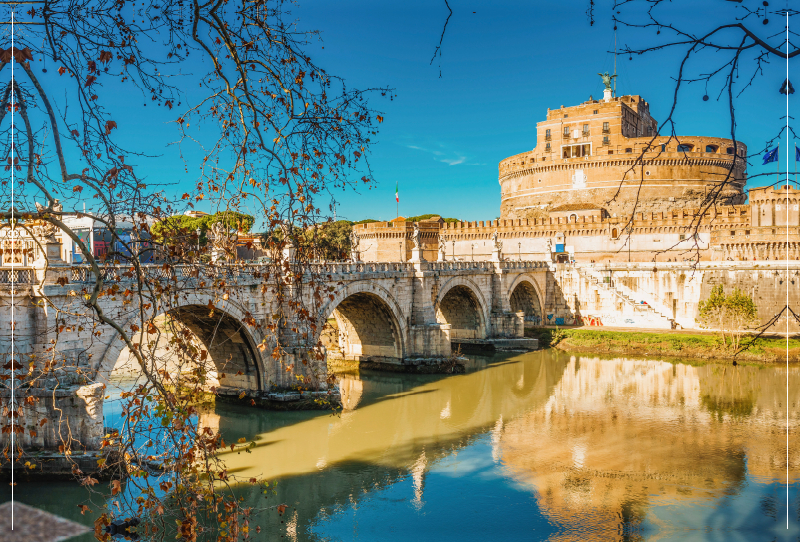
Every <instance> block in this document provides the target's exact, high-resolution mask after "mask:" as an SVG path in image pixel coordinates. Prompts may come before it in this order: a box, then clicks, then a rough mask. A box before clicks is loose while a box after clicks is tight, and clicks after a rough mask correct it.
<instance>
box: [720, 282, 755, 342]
mask: <svg viewBox="0 0 800 542" xmlns="http://www.w3.org/2000/svg"><path fill="white" fill-rule="evenodd" d="M725 308H726V317H727V319H728V322H729V326H730V334H731V346H732V347H733V350H734V352H735V351H738V350H739V344H740V342H741V340H742V335H743V334H744V333H745V331H746V330H747V329H750V328H752V326H753V325H754V324H756V323H757V322H758V309H757V308H756V304H755V302H754V301H753V298H752V297H750V296H749V295H747V294H745V293H744V292H742V291H741V290H739V288H736V289H734V290H733V293H732V294H731V295H729V296H728V297H727V298H726V299H725Z"/></svg>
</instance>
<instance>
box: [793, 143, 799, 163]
mask: <svg viewBox="0 0 800 542" xmlns="http://www.w3.org/2000/svg"><path fill="white" fill-rule="evenodd" d="M794 161H795V162H800V149H798V148H797V145H795V146H794Z"/></svg>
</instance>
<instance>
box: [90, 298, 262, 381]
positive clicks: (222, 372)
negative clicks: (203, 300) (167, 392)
mask: <svg viewBox="0 0 800 542" xmlns="http://www.w3.org/2000/svg"><path fill="white" fill-rule="evenodd" d="M154 325H155V326H156V330H157V331H156V333H154V334H152V335H151V337H152V339H151V340H152V343H151V345H150V348H151V350H152V356H150V357H149V359H152V362H153V365H154V367H153V368H154V369H156V370H164V371H167V373H168V374H171V375H173V377H174V376H177V375H180V374H184V373H189V372H191V371H195V370H197V368H198V367H202V368H203V369H204V370H205V373H206V378H207V381H206V386H207V387H211V386H214V387H217V388H219V387H234V388H245V389H251V390H261V389H263V383H264V378H263V375H264V368H263V364H262V358H261V354H260V352H259V351H258V348H257V344H256V343H255V341H254V339H253V337H252V335H251V333H250V332H249V331H248V330H247V328H246V326H245V325H244V324H243V323H242V322H241V321H240V320H239V319H237V318H234V317H233V316H232V315H231V314H229V313H227V312H225V311H222V310H219V309H213V310H212V309H209V307H208V306H203V305H186V306H182V307H179V308H176V309H174V310H172V311H169V312H167V313H166V314H162V315H161V316H159V317H158V318H156V319H155V321H154ZM120 343H121V341H120ZM119 346H120V347H122V345H121V344H120V345H119ZM112 348H113V345H112ZM204 352H205V353H204ZM107 357H108V358H109V359H108V360H107V362H106V364H105V365H106V366H105V367H101V369H100V371H98V379H99V380H100V381H106V382H107V381H109V380H114V379H118V378H126V377H136V376H139V375H140V374H141V368H140V367H139V365H138V362H137V361H136V359H135V358H134V357H133V356H132V355H131V353H130V350H129V349H128V348H127V347H122V348H121V351H120V352H119V354H118V355H117V357H116V359H115V360H113V359H111V358H113V354H109V355H107ZM110 363H113V365H110ZM109 367H113V369H111V370H110V371H109V370H108V368H109Z"/></svg>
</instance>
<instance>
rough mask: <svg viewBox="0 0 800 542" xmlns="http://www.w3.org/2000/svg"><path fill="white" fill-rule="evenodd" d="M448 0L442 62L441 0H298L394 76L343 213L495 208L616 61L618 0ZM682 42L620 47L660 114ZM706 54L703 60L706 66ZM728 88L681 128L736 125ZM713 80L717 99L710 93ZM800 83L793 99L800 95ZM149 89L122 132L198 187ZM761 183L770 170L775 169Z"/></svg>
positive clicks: (362, 60)
mask: <svg viewBox="0 0 800 542" xmlns="http://www.w3.org/2000/svg"><path fill="white" fill-rule="evenodd" d="M450 3H451V6H452V7H453V10H454V14H453V16H452V18H451V19H450V22H449V24H448V27H447V33H446V35H445V38H444V44H443V49H442V56H441V59H437V60H436V61H434V63H433V65H430V60H431V56H432V54H433V52H434V49H435V46H436V44H437V43H438V41H439V36H440V33H441V30H442V24H443V23H444V20H445V18H446V16H447V9H446V7H445V4H444V1H443V0H441V1H439V0H424V1H423V0H404V1H403V2H388V1H385V0H384V1H378V2H375V1H374V0H370V1H367V0H339V1H337V2H331V1H330V0H300V5H299V6H294V10H295V11H294V16H295V17H296V20H297V25H298V27H299V28H301V29H319V30H321V31H322V41H321V42H318V41H314V42H312V43H311V44H309V46H308V49H307V51H308V53H309V54H310V56H311V57H312V59H314V61H315V62H317V63H318V64H320V65H321V66H322V67H324V68H325V69H327V70H328V72H329V73H331V74H336V75H339V76H341V77H343V78H345V80H346V83H347V84H348V86H351V87H360V88H364V87H378V86H382V85H388V86H390V87H392V88H394V89H395V94H396V97H395V98H394V99H393V100H390V99H389V98H388V97H387V98H381V97H380V96H379V95H376V97H375V99H374V102H373V107H375V108H376V109H378V110H380V111H383V116H384V118H385V120H384V122H383V124H382V125H381V128H382V131H381V133H380V135H379V137H378V143H377V144H376V145H375V146H374V147H373V149H372V151H373V152H372V154H371V156H370V157H369V158H370V162H371V165H372V168H373V173H374V176H375V178H376V179H377V181H378V184H377V186H375V187H373V188H372V189H370V190H362V191H361V192H360V193H355V192H352V191H350V192H337V193H335V194H334V196H335V198H336V200H337V201H338V206H337V215H338V217H341V218H348V219H351V220H358V219H362V218H375V219H383V220H387V219H391V218H394V217H395V216H396V215H395V201H394V190H395V184H396V183H397V184H399V187H400V214H401V215H404V216H411V215H415V214H421V213H428V212H437V213H441V214H443V215H445V216H452V217H457V218H461V219H464V220H489V219H493V218H495V217H497V216H498V215H499V204H500V191H499V185H498V181H497V164H498V162H499V161H500V160H502V159H503V158H505V157H507V156H510V155H513V154H516V153H519V152H523V151H526V150H529V149H531V148H533V146H534V144H535V130H536V123H537V122H538V121H541V120H543V118H544V116H545V113H546V109H547V108H548V107H551V108H556V107H559V106H561V105H565V106H567V105H573V104H577V103H580V102H582V101H585V100H587V99H588V98H589V96H590V95H593V96H594V97H595V98H597V97H600V96H601V95H602V83H601V81H600V78H599V77H598V76H597V73H598V72H601V71H606V70H608V71H613V54H610V53H609V51H610V50H613V46H614V32H613V29H612V27H613V23H612V22H611V12H610V3H609V2H606V1H603V0H601V1H600V2H597V6H596V8H595V15H596V23H595V25H594V26H590V25H589V22H588V18H587V16H586V14H585V10H586V7H587V5H588V0H565V1H562V2H543V1H527V2H522V1H517V2H512V1H507V0H497V1H493V2H491V3H490V2H485V1H484V2H479V1H478V0H451V2H450ZM751 3H752V2H751ZM778 3H781V4H782V3H783V2H778ZM725 4H729V3H725ZM757 4H758V5H760V4H761V2H760V1H759V2H758V3H757ZM668 9H672V10H675V13H676V15H677V16H679V17H680V18H681V20H682V21H685V22H682V23H681V24H686V25H687V26H688V27H689V28H690V29H691V30H692V31H696V32H702V31H703V30H704V29H706V28H709V27H711V26H712V25H716V24H719V23H720V22H721V21H725V22H727V21H729V20H730V17H727V16H726V17H720V10H721V9H724V10H727V13H733V12H734V11H733V9H734V8H733V7H730V6H729V5H724V6H723V7H722V8H720V2H719V1H718V0H695V1H688V0H675V1H674V2H672V3H670V4H669V5H668ZM772 19H773V20H772V22H771V23H770V25H768V26H767V27H763V29H762V27H761V26H760V23H759V22H758V21H755V22H754V23H753V25H754V26H755V27H757V28H758V29H759V30H763V31H764V33H765V35H769V34H773V33H776V32H780V30H781V28H782V24H783V23H782V21H780V17H776V16H772ZM776 19H777V20H776ZM651 36H652V34H651ZM637 39H638V36H637V35H636V34H634V33H633V32H632V31H630V30H627V29H624V28H620V30H619V32H618V40H619V43H620V44H624V43H630V44H631V45H634V44H635V43H637ZM323 47H324V48H323ZM681 54H682V50H680V51H679V50H670V51H665V52H659V53H655V54H653V55H650V56H643V57H636V58H634V59H632V60H628V59H627V58H625V57H623V56H620V57H619V58H618V73H619V74H620V76H619V79H618V87H617V90H618V94H619V95H622V94H639V95H641V96H642V97H644V98H645V99H646V100H648V101H649V102H650V104H651V113H652V114H653V115H654V116H655V118H656V119H657V120H659V121H660V120H662V119H663V118H664V117H665V116H666V114H667V112H668V109H669V105H670V101H671V96H672V92H673V88H674V85H673V81H672V77H674V75H675V74H676V72H677V67H678V64H679V60H680V57H681ZM706 58H714V55H711V56H709V57H706ZM716 58H721V55H716ZM750 65H751V64H750ZM440 66H441V77H440V76H439V74H440ZM696 67H697V65H692V66H691V68H692V69H694V73H697V71H698V70H697V69H695V68H696ZM740 73H741V75H740V79H739V80H737V83H736V84H737V88H741V86H743V83H744V81H745V78H749V76H748V75H746V72H745V69H742V70H741V72H740ZM50 75H51V76H52V74H50ZM784 77H785V65H784V63H783V61H779V60H777V59H774V61H773V63H771V64H768V65H765V66H764V73H763V75H762V76H761V77H759V78H758V79H757V80H756V82H755V84H754V85H753V86H752V87H751V88H750V89H748V90H747V91H746V92H745V94H744V95H743V96H741V97H740V98H739V101H738V110H737V115H738V128H737V130H738V132H737V135H738V137H739V139H741V140H743V141H744V142H745V143H746V144H747V145H748V146H749V147H750V151H751V153H752V152H754V151H756V150H758V149H761V148H763V145H764V142H765V140H767V139H769V138H770V137H773V136H774V135H775V134H776V133H777V131H778V130H779V129H780V126H781V123H782V122H784V121H783V120H781V117H782V116H783V115H784V114H785V113H784V108H785V102H784V96H783V95H781V94H779V93H778V88H779V87H780V85H781V83H782V82H783V79H784ZM798 85H800V77H797V80H796V81H795V86H796V87H797V86H798ZM718 88H719V87H718V86H717V87H711V88H709V90H708V91H706V90H705V88H704V87H703V86H702V84H695V85H691V86H689V87H687V88H685V89H684V90H683V91H682V93H681V106H680V108H679V110H678V114H677V116H676V119H677V131H678V133H679V134H683V135H707V136H719V137H728V134H729V123H730V119H729V116H728V112H727V106H726V105H725V104H724V103H723V102H717V101H716V93H717V91H718ZM798 88H800V87H798ZM706 92H708V94H709V95H710V96H711V99H710V100H708V101H703V100H702V96H703V95H704V94H706ZM798 95H800V93H799V94H795V95H794V96H792V98H791V99H790V102H791V105H792V107H794V102H796V100H797V99H798V98H797V96H798ZM139 100H141V98H139V97H138V96H136V97H134V98H132V99H131V100H130V103H131V105H132V106H131V107H130V108H126V111H125V112H124V113H122V114H121V115H120V116H119V118H120V121H121V122H120V123H119V125H120V134H119V137H122V138H124V140H123V143H125V142H127V143H128V146H129V147H130V146H132V145H130V144H131V143H135V144H136V145H138V146H139V147H140V148H143V149H144V150H145V151H146V152H147V153H149V154H153V155H156V154H160V155H161V157H160V158H158V159H150V160H147V159H139V160H137V161H138V166H139V172H140V173H144V174H146V175H147V176H148V177H149V178H150V179H152V180H156V181H158V182H169V183H175V184H176V186H175V191H179V190H180V191H182V190H183V189H184V188H191V187H192V186H193V185H194V183H195V182H196V180H197V178H196V173H195V172H196V171H197V169H196V167H195V165H194V164H192V160H196V159H197V158H198V157H199V156H200V154H199V153H198V152H197V151H196V150H195V149H187V150H188V154H187V155H186V156H187V158H188V159H189V161H190V167H189V170H188V173H186V172H185V170H184V166H183V163H182V162H181V161H180V159H179V155H178V153H177V148H176V147H174V146H172V147H167V144H168V143H170V142H171V141H174V140H176V139H177V130H176V129H175V125H174V124H165V117H164V112H165V110H164V109H162V108H158V107H147V108H145V109H142V108H141V106H139V105H138V103H139V102H138V101H139ZM142 102H144V100H142ZM173 111H176V110H173ZM782 152H783V151H782ZM782 160H783V158H782ZM753 163H754V166H753V167H751V168H750V169H749V172H750V174H751V175H752V174H753V173H758V172H761V171H767V170H769V171H774V168H773V167H772V166H773V164H771V165H770V166H769V167H766V168H763V167H762V166H760V160H758V162H753ZM791 167H794V164H792V166H791ZM359 177H360V174H359ZM772 180H774V179H772ZM753 184H759V185H760V184H766V179H765V178H760V179H758V180H757V181H755V182H754V183H753ZM318 204H321V205H322V206H323V207H326V206H327V202H323V201H318Z"/></svg>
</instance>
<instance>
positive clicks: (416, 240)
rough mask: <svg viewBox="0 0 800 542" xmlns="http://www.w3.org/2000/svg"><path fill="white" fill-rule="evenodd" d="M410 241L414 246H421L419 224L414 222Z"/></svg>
mask: <svg viewBox="0 0 800 542" xmlns="http://www.w3.org/2000/svg"><path fill="white" fill-rule="evenodd" d="M411 241H413V243H414V248H422V242H421V241H420V240H419V224H417V223H416V222H414V233H412V234H411Z"/></svg>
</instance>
